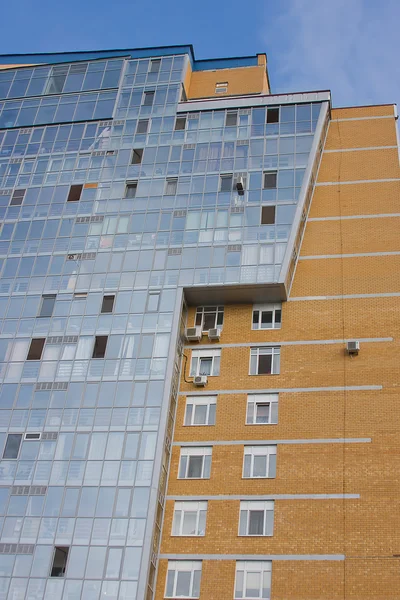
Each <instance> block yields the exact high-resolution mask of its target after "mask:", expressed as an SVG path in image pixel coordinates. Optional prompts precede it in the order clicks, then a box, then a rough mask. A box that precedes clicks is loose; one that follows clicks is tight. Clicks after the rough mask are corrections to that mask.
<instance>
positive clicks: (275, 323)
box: [252, 304, 282, 329]
mask: <svg viewBox="0 0 400 600" xmlns="http://www.w3.org/2000/svg"><path fill="white" fill-rule="evenodd" d="M281 322H282V305H281V304H255V305H254V306H253V326H252V329H280V328H281Z"/></svg>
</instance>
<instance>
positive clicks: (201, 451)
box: [178, 446, 212, 479]
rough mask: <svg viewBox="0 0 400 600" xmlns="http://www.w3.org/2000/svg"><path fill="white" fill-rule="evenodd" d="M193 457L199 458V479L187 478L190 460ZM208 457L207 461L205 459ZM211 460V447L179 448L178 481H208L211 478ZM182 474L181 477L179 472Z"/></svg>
mask: <svg viewBox="0 0 400 600" xmlns="http://www.w3.org/2000/svg"><path fill="white" fill-rule="evenodd" d="M194 456H201V457H202V459H203V460H202V463H201V473H200V477H188V474H189V464H190V458H191V457H194ZM208 456H209V457H210V458H209V459H208V460H206V459H207V457H208ZM211 458H212V446H202V447H196V448H192V447H184V448H181V455H180V459H179V468H178V479H210V476H211ZM182 471H183V474H182V475H181V472H182Z"/></svg>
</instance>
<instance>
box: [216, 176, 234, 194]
mask: <svg viewBox="0 0 400 600" xmlns="http://www.w3.org/2000/svg"><path fill="white" fill-rule="evenodd" d="M232 187H233V175H221V176H220V179H219V191H220V192H231V191H232Z"/></svg>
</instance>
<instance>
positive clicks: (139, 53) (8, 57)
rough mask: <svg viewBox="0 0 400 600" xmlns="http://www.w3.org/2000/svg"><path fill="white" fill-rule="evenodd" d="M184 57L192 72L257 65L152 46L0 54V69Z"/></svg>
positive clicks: (248, 59)
mask: <svg viewBox="0 0 400 600" xmlns="http://www.w3.org/2000/svg"><path fill="white" fill-rule="evenodd" d="M176 54H187V55H188V56H189V58H190V61H191V63H192V69H193V70H194V71H206V70H207V71H208V70H214V69H232V68H234V67H251V66H256V65H257V64H258V56H257V54H256V55H254V56H233V57H227V58H211V59H206V60H196V59H195V55H194V50H193V46H192V44H186V45H185V44H183V45H177V46H153V47H149V48H118V49H110V50H82V51H73V52H40V53H35V54H0V65H14V66H15V65H21V66H22V65H33V64H56V63H65V62H77V61H82V60H95V59H99V58H116V57H130V58H148V57H150V56H151V57H154V56H170V55H176Z"/></svg>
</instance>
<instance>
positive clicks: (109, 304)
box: [101, 295, 115, 313]
mask: <svg viewBox="0 0 400 600" xmlns="http://www.w3.org/2000/svg"><path fill="white" fill-rule="evenodd" d="M114 300H115V296H111V295H110V296H103V302H102V305H101V312H102V313H112V311H113V308H114Z"/></svg>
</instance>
